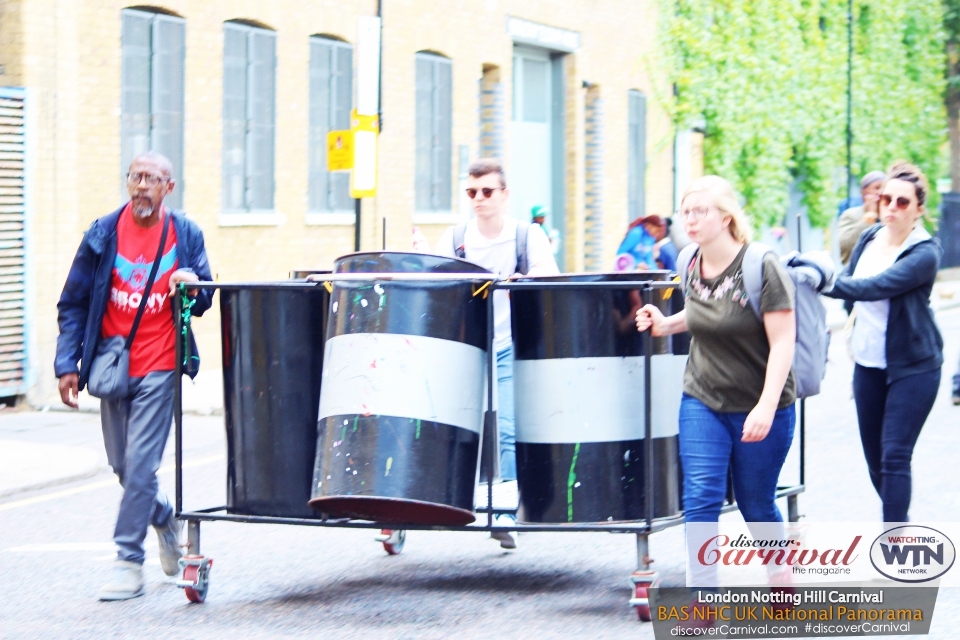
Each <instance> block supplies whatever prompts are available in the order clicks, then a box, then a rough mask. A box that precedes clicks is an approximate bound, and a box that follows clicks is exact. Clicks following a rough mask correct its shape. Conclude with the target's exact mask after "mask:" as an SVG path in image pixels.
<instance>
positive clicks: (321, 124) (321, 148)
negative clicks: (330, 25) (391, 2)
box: [307, 38, 333, 212]
mask: <svg viewBox="0 0 960 640" xmlns="http://www.w3.org/2000/svg"><path fill="white" fill-rule="evenodd" d="M331 43H332V41H331V40H326V39H324V38H310V132H309V145H310V151H309V153H310V157H309V162H308V171H309V180H310V184H309V186H308V196H307V199H308V206H307V209H308V211H311V212H322V211H327V210H328V207H327V193H328V190H329V177H330V174H329V173H327V131H328V130H329V128H330V127H329V123H330V113H329V112H330V66H331V62H330V59H331V58H332V57H333V47H332V46H331Z"/></svg>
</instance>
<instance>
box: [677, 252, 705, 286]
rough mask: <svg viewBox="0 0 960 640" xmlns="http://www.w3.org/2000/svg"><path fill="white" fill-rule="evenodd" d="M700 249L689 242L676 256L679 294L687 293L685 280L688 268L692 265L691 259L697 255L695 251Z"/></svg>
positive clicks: (688, 274) (688, 271) (688, 272)
mask: <svg viewBox="0 0 960 640" xmlns="http://www.w3.org/2000/svg"><path fill="white" fill-rule="evenodd" d="M699 249H700V245H698V244H697V243H696V242H691V243H690V244H688V245H687V246H685V247H684V248H683V249H681V250H680V254H679V255H677V275H678V276H680V292H681V293H683V294H684V295H686V292H687V278H688V277H689V276H690V266H691V265H692V264H693V259H694V258H695V257H696V255H697V250H699Z"/></svg>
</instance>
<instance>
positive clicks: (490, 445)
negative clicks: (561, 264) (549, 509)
mask: <svg viewBox="0 0 960 640" xmlns="http://www.w3.org/2000/svg"><path fill="white" fill-rule="evenodd" d="M493 284H494V283H492V282H491V283H490V286H488V287H487V291H488V292H489V293H488V295H487V412H486V414H485V415H484V420H483V440H484V441H485V442H486V445H487V451H488V452H489V458H490V460H489V464H487V526H488V527H492V526H493V472H494V469H495V468H496V464H495V458H497V459H499V454H500V447H499V446H497V438H495V437H494V434H496V433H497V412H496V411H495V410H494V408H493V385H495V384H497V354H496V352H495V351H494V347H493V345H494V339H493V330H494V325H493V291H494V289H493ZM483 448H484V443H483V442H481V443H480V451H481V456H480V457H481V458H482V457H483V456H482V452H483ZM481 466H482V465H481Z"/></svg>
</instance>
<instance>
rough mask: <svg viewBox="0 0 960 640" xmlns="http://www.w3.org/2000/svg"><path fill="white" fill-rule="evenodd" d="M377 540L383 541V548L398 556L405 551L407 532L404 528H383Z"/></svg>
mask: <svg viewBox="0 0 960 640" xmlns="http://www.w3.org/2000/svg"><path fill="white" fill-rule="evenodd" d="M376 540H377V542H382V543H383V550H384V551H386V552H387V553H388V554H390V555H391V556H398V555H400V552H401V551H403V543H404V542H406V541H407V532H406V531H403V530H402V529H381V530H380V535H378V536H377V537H376Z"/></svg>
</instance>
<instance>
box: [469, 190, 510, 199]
mask: <svg viewBox="0 0 960 640" xmlns="http://www.w3.org/2000/svg"><path fill="white" fill-rule="evenodd" d="M501 189H506V187H483V188H482V189H474V188H473V187H471V188H469V189H467V197H468V198H470V199H471V200H473V199H474V198H476V197H477V192H480V193H482V194H483V197H484V198H489V197H490V196H492V195H493V192H494V191H500V190H501Z"/></svg>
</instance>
